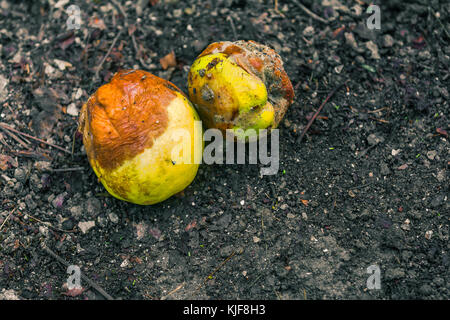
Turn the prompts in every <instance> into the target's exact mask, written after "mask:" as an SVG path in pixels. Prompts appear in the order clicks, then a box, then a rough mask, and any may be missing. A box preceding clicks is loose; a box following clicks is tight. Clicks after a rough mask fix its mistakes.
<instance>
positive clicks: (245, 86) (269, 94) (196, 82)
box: [188, 40, 294, 140]
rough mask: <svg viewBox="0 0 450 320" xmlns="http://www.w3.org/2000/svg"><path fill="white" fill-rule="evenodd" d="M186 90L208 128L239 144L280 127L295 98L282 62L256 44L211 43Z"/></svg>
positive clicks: (193, 70) (273, 52) (194, 69)
mask: <svg viewBox="0 0 450 320" xmlns="http://www.w3.org/2000/svg"><path fill="white" fill-rule="evenodd" d="M188 90H189V98H190V100H191V101H192V102H193V103H194V105H195V106H196V108H197V110H198V112H199V114H200V117H201V119H202V121H203V122H204V123H205V125H206V126H207V127H209V128H217V129H220V130H222V132H224V133H225V131H226V130H227V129H231V130H233V131H234V133H235V136H236V137H237V138H238V139H239V140H248V138H249V137H251V135H255V132H256V134H257V132H258V129H273V128H276V127H277V126H278V124H279V122H280V121H281V119H282V118H283V116H284V114H285V113H286V110H287V109H288V107H289V106H290V105H291V104H292V101H293V99H294V90H293V88H292V84H291V81H290V80H289V77H288V76H287V74H286V72H285V71H284V68H283V61H282V60H281V57H280V56H279V55H278V54H277V53H276V52H275V51H274V50H273V49H271V48H269V47H268V46H265V45H262V44H259V43H257V42H254V41H242V40H241V41H235V42H229V41H224V42H216V43H212V44H210V45H209V46H208V47H207V48H206V49H205V50H204V51H203V52H202V53H201V54H200V55H199V56H198V58H197V59H196V60H195V61H194V63H193V64H192V66H191V68H190V71H189V75H188ZM249 129H254V130H249Z"/></svg>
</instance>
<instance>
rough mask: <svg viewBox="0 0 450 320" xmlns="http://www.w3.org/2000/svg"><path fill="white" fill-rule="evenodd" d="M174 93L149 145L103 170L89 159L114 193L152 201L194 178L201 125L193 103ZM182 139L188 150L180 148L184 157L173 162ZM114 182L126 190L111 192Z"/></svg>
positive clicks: (140, 201) (128, 198)
mask: <svg viewBox="0 0 450 320" xmlns="http://www.w3.org/2000/svg"><path fill="white" fill-rule="evenodd" d="M177 96H178V97H177V98H176V99H174V100H173V101H172V102H171V103H170V105H169V106H168V107H167V111H168V116H169V122H168V127H167V129H166V131H165V132H164V133H163V134H162V135H161V136H159V137H158V138H156V139H155V141H154V144H153V146H152V147H151V148H150V149H146V150H144V152H142V153H141V154H139V155H137V156H136V157H134V158H133V159H131V160H128V161H125V162H124V163H123V164H122V165H121V166H120V167H118V168H115V169H114V170H112V171H106V170H103V169H102V168H101V167H100V166H99V165H98V163H97V162H96V161H95V159H90V162H91V165H92V168H93V169H94V171H95V173H96V174H97V176H98V177H99V179H100V181H101V182H102V184H103V185H104V187H105V188H106V190H108V192H109V193H110V194H111V195H113V196H114V197H116V198H118V199H121V200H125V201H129V202H132V203H136V204H141V205H149V204H155V203H158V202H161V201H164V200H166V199H167V198H169V197H170V196H172V195H174V194H176V193H178V192H180V191H182V190H183V189H185V188H186V187H187V186H188V185H189V184H190V183H191V182H192V180H194V178H195V176H196V174H197V170H198V166H199V163H200V159H201V156H202V153H203V142H202V128H201V125H198V124H199V123H200V122H198V121H197V124H195V122H194V120H199V117H198V115H197V112H196V111H195V109H194V108H193V106H192V105H191V104H190V103H189V101H188V100H187V99H186V98H185V97H184V96H183V95H181V94H179V93H177ZM183 133H185V134H184V135H183ZM182 136H184V137H185V140H184V141H183V138H182ZM186 139H187V141H186ZM186 142H187V143H188V146H190V150H188V149H186V148H185V149H184V151H186V152H187V154H188V157H189V159H188V161H185V163H182V162H178V163H176V162H175V163H174V162H173V152H174V150H177V148H178V149H179V150H183V149H182V147H183V143H186ZM182 152H183V151H182ZM189 160H190V161H189ZM117 185H120V186H123V187H124V188H123V189H125V190H127V191H126V197H124V196H123V195H122V196H120V195H118V194H117V193H116V192H114V189H115V188H114V186H117Z"/></svg>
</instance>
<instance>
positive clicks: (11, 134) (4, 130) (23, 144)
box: [0, 127, 30, 150]
mask: <svg viewBox="0 0 450 320" xmlns="http://www.w3.org/2000/svg"><path fill="white" fill-rule="evenodd" d="M0 129H2V130H3V132H5V133H6V134H7V135H9V136H10V137H11V138H13V139H14V140H16V141H17V142H18V143H20V144H21V145H22V147H24V148H25V149H28V150H29V149H30V146H29V145H28V144H27V143H26V142H25V141H23V140H22V139H20V138H19V137H18V136H16V135H15V134H14V133H12V132H11V131H9V130H8V129H6V128H4V127H0Z"/></svg>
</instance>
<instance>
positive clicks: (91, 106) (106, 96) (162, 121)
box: [78, 70, 181, 170]
mask: <svg viewBox="0 0 450 320" xmlns="http://www.w3.org/2000/svg"><path fill="white" fill-rule="evenodd" d="M174 90H175V91H177V92H180V93H181V90H179V89H178V88H177V87H176V86H175V85H173V84H172V83H170V82H168V81H166V80H163V79H161V78H158V77H156V76H154V75H152V74H151V73H148V72H145V71H142V70H121V71H119V72H117V73H116V74H115V75H114V77H113V78H112V79H111V82H110V83H107V84H105V85H103V86H101V87H100V88H99V89H98V90H97V91H96V92H95V93H94V94H93V95H92V96H91V97H90V98H89V100H88V102H87V103H86V104H85V105H84V106H83V110H82V114H81V116H80V122H79V128H78V130H79V131H80V132H82V133H83V142H84V145H85V148H86V152H87V154H88V158H89V160H90V162H91V163H93V161H92V160H93V159H95V161H97V163H98V165H99V166H101V167H102V169H103V170H113V169H115V168H117V167H119V166H120V165H121V164H122V163H123V162H124V161H126V160H129V159H132V158H134V157H135V156H136V155H138V154H140V153H142V152H143V151H144V150H145V149H147V148H151V147H152V145H153V141H154V139H156V138H157V137H159V136H160V135H161V134H162V133H163V132H164V131H165V130H166V128H167V124H168V115H167V110H166V107H167V106H168V105H169V104H170V102H171V101H172V100H173V99H175V98H176V97H177V95H176V93H175V92H174Z"/></svg>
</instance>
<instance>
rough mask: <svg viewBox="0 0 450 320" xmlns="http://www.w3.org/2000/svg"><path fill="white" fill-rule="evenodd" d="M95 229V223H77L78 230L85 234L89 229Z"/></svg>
mask: <svg viewBox="0 0 450 320" xmlns="http://www.w3.org/2000/svg"><path fill="white" fill-rule="evenodd" d="M93 227H95V221H82V222H79V223H78V228H80V230H81V232H83V233H84V234H86V233H87V232H88V231H89V230H90V229H91V228H93Z"/></svg>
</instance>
